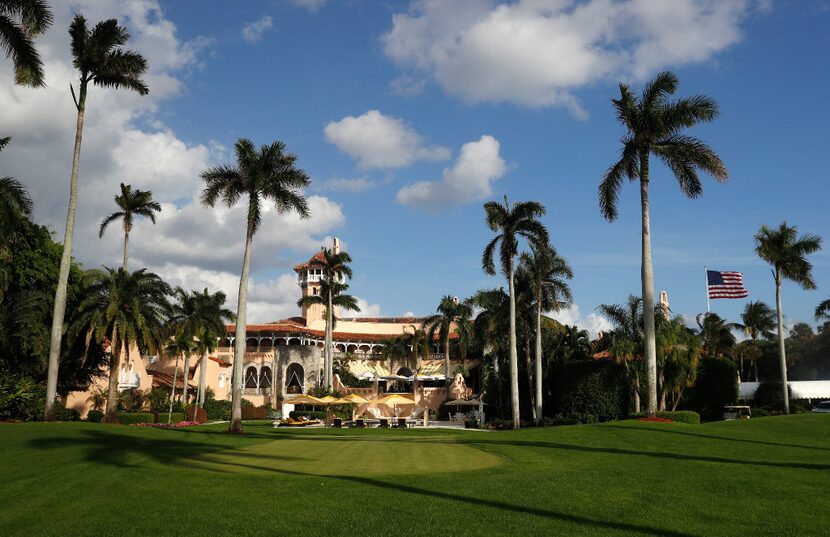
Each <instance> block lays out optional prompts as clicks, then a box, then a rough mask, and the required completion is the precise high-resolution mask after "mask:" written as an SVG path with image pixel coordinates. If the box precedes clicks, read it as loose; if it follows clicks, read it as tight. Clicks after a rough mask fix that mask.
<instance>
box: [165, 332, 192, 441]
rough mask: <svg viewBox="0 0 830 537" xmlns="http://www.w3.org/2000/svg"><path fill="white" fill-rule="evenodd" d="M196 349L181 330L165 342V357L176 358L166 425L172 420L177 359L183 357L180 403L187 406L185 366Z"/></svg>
mask: <svg viewBox="0 0 830 537" xmlns="http://www.w3.org/2000/svg"><path fill="white" fill-rule="evenodd" d="M195 347H196V344H195V342H194V341H193V336H191V335H189V334H186V333H185V332H184V331H183V330H180V331H178V332H177V333H176V335H175V336H174V337H173V339H172V340H170V341H168V342H167V345H165V347H164V349H165V350H166V351H167V355H168V356H170V355H171V354H172V355H173V356H175V357H176V364H175V366H174V368H173V389H172V390H171V392H170V408H169V410H168V411H167V424H168V425H169V424H170V422H171V421H172V420H173V402H174V401H175V400H176V380H177V379H178V373H179V357H180V356H182V355H184V371H183V372H182V376H183V377H184V378H183V379H182V385H183V387H184V388H183V389H184V396H183V397H182V401H183V402H184V404H187V364H188V362H189V361H190V355H191V354H193V349H194V348H195Z"/></svg>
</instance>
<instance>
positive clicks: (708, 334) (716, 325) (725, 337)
mask: <svg viewBox="0 0 830 537" xmlns="http://www.w3.org/2000/svg"><path fill="white" fill-rule="evenodd" d="M696 321H697V326H698V328H699V329H700V331H699V332H698V335H699V336H700V338H701V339H702V340H703V349H704V353H705V354H706V355H707V356H725V355H726V353H727V352H729V350H731V349H732V347H734V346H735V334H733V333H732V330H733V329H740V328H741V326H740V325H738V324H734V323H727V322H726V321H725V320H724V319H723V318H722V317H721V316H720V315H718V314H717V313H711V312H709V313H701V314H700V315H698V316H697V317H696Z"/></svg>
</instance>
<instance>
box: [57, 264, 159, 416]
mask: <svg viewBox="0 0 830 537" xmlns="http://www.w3.org/2000/svg"><path fill="white" fill-rule="evenodd" d="M87 278H88V281H89V285H88V287H87V294H86V296H85V297H84V299H83V300H82V301H81V303H80V304H79V306H78V310H77V312H76V315H75V316H74V322H73V326H72V327H71V328H70V330H71V332H72V333H73V335H77V334H81V333H85V334H86V337H87V341H95V342H96V343H98V344H103V343H104V341H105V340H108V341H109V342H110V362H109V388H108V389H109V392H108V398H107V420H108V421H116V420H117V417H116V415H117V412H118V378H119V373H120V369H121V352H122V349H123V350H124V351H125V352H126V353H127V361H128V362H129V360H130V350H131V348H132V347H133V346H136V347H137V348H138V350H139V352H140V353H142V354H146V353H151V352H153V351H155V350H156V349H158V348H159V347H160V344H161V340H162V335H163V328H164V321H165V319H167V318H168V317H169V314H170V303H169V302H168V296H169V295H170V293H171V292H172V290H171V289H170V286H169V285H167V284H166V283H165V282H164V281H163V280H162V279H161V278H159V277H158V276H157V275H155V274H153V273H151V272H147V271H146V269H142V270H137V271H135V272H127V271H125V270H124V269H118V270H115V269H111V268H106V269H105V270H104V271H97V270H95V271H89V272H88V273H87Z"/></svg>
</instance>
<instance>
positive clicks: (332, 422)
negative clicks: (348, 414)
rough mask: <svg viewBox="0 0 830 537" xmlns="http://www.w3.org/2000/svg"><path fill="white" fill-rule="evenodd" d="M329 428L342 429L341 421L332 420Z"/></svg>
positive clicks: (337, 419) (338, 419)
mask: <svg viewBox="0 0 830 537" xmlns="http://www.w3.org/2000/svg"><path fill="white" fill-rule="evenodd" d="M331 426H332V427H334V428H335V429H340V428H342V427H343V420H342V419H340V418H334V419H332V420H331Z"/></svg>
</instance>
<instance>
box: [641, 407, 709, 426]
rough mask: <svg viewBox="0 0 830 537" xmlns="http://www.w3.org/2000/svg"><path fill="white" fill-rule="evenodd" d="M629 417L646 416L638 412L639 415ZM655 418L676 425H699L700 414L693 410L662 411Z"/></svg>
mask: <svg viewBox="0 0 830 537" xmlns="http://www.w3.org/2000/svg"><path fill="white" fill-rule="evenodd" d="M629 417H630V418H632V419H639V418H645V417H646V414H645V412H640V413H639V414H631V416H629ZM657 417H658V418H663V419H664V420H672V421H676V422H677V423H688V424H690V425H700V414H698V413H697V412H695V411H693V410H673V411H672V410H664V411H662V412H658V413H657Z"/></svg>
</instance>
